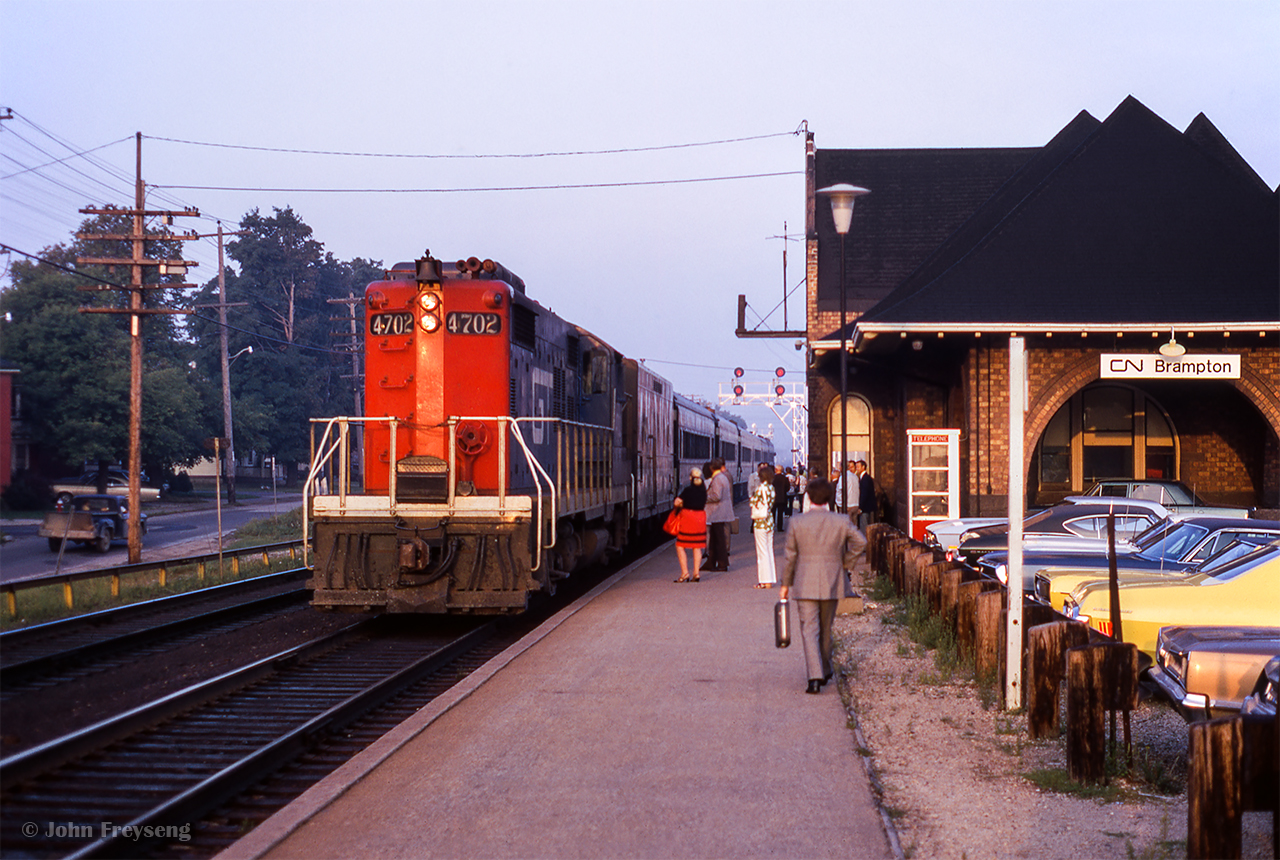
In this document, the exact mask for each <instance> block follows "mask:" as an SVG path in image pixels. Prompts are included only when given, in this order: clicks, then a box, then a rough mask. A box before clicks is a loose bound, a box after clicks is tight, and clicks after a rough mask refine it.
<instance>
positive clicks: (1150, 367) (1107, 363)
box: [1102, 352, 1240, 379]
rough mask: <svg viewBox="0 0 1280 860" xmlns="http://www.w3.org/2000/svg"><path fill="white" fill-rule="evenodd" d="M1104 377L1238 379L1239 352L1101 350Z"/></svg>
mask: <svg viewBox="0 0 1280 860" xmlns="http://www.w3.org/2000/svg"><path fill="white" fill-rule="evenodd" d="M1102 378H1103V379H1239V378H1240V356H1238V355H1191V354H1187V355H1177V356H1169V355H1139V354H1137V353H1108V352H1104V353H1103V354H1102Z"/></svg>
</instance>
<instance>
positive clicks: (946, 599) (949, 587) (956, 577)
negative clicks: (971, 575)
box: [941, 567, 964, 630]
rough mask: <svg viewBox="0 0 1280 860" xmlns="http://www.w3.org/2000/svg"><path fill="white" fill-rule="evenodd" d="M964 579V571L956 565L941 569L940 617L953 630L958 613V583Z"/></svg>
mask: <svg viewBox="0 0 1280 860" xmlns="http://www.w3.org/2000/svg"><path fill="white" fill-rule="evenodd" d="M963 581H964V571H963V570H961V569H960V568H958V567H952V568H948V569H946V570H944V571H942V595H941V599H942V618H943V620H944V621H946V622H947V623H948V624H950V625H951V629H952V630H955V627H956V616H957V615H959V613H960V583H961V582H963Z"/></svg>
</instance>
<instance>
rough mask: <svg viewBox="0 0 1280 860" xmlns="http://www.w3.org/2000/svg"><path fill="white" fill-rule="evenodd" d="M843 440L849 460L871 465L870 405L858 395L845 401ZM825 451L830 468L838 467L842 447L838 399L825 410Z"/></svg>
mask: <svg viewBox="0 0 1280 860" xmlns="http://www.w3.org/2000/svg"><path fill="white" fill-rule="evenodd" d="M844 416H845V439H846V440H847V441H848V448H849V459H850V460H866V461H867V463H868V464H869V463H871V405H870V404H869V403H867V401H866V400H864V399H862V398H861V397H859V396H858V395H856V394H855V395H853V396H851V397H849V399H848V400H846V401H845V410H844ZM827 438H828V440H829V442H828V446H827V451H829V452H830V454H829V455H828V456H829V458H830V463H829V465H831V466H832V467H835V466H837V465H838V461H839V460H840V455H841V452H842V451H843V450H844V446H843V445H841V444H840V398H839V397H837V398H836V399H835V400H832V401H831V407H830V408H829V409H828V410H827Z"/></svg>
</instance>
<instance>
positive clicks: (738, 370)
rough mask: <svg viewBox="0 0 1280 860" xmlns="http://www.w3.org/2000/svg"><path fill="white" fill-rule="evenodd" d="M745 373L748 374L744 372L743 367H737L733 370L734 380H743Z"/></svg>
mask: <svg viewBox="0 0 1280 860" xmlns="http://www.w3.org/2000/svg"><path fill="white" fill-rule="evenodd" d="M744 373H746V371H745V370H743V369H742V368H741V367H735V368H734V369H733V375H734V378H735V379H741V378H742V374H744Z"/></svg>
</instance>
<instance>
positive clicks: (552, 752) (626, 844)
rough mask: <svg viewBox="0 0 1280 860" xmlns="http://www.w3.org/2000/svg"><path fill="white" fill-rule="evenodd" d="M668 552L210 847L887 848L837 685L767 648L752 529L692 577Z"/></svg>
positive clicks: (768, 610) (484, 852)
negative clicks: (816, 687)
mask: <svg viewBox="0 0 1280 860" xmlns="http://www.w3.org/2000/svg"><path fill="white" fill-rule="evenodd" d="M743 512H744V513H745V508H744V509H743ZM743 525H745V526H749V521H746V520H745V519H744V522H743ZM775 553H776V555H777V557H778V564H779V568H781V561H782V535H780V534H779V535H777V536H776V538H775ZM674 556H675V551H674V550H673V549H672V547H671V545H670V544H667V545H665V546H663V547H662V548H661V549H660V550H658V551H656V552H654V553H652V554H650V555H649V556H647V557H646V558H644V559H642V560H641V561H639V562H637V563H635V564H633V565H631V566H630V567H628V568H627V569H625V570H624V571H622V572H620V573H619V574H617V575H616V576H614V577H613V578H611V579H610V580H608V581H607V582H606V583H604V584H602V585H601V586H600V587H598V588H597V589H595V590H594V591H592V592H591V594H589V595H587V596H586V597H584V598H583V599H581V600H579V601H577V602H576V603H575V604H574V605H573V606H571V607H569V608H568V609H566V610H564V611H563V612H562V613H560V614H559V615H558V616H556V617H555V618H553V619H551V620H550V621H548V622H547V623H545V624H544V625H542V627H540V628H539V629H538V630H537V631H535V632H534V633H532V634H530V635H529V636H528V637H526V638H525V639H524V640H522V641H521V642H520V643H518V644H516V645H514V646H512V648H510V649H508V651H507V652H505V653H504V654H503V655H501V656H500V657H498V658H495V660H494V661H492V663H491V664H490V665H488V666H486V667H484V668H482V669H481V670H478V671H476V672H474V673H472V675H471V676H469V677H468V678H467V679H466V681H465V682H464V684H463V686H462V688H461V689H457V690H455V691H454V692H453V693H451V694H450V696H448V697H447V698H446V699H441V700H437V702H435V703H433V704H432V705H430V706H428V707H427V708H424V709H423V710H422V711H420V712H418V714H416V715H415V716H414V717H413V718H412V719H411V720H409V721H407V722H405V723H403V724H402V725H400V726H399V727H398V728H396V729H394V730H393V731H391V732H390V733H388V734H387V735H386V736H385V737H383V738H382V739H381V740H379V741H378V742H376V743H375V744H373V745H372V746H371V747H370V748H369V749H367V750H366V751H365V752H364V753H362V754H361V755H360V756H358V757H357V758H356V759H353V760H352V761H351V762H349V763H348V764H346V765H345V766H343V767H342V768H341V769H339V770H338V771H336V772H335V773H334V774H333V775H332V776H330V777H329V778H328V779H326V780H324V781H323V782H321V783H319V784H318V785H316V786H314V787H313V788H312V789H311V790H309V791H308V792H306V793H305V794H304V795H302V796H301V797H300V798H298V800H296V801H295V802H294V803H292V804H290V805H289V806H288V807H286V808H285V809H284V810H282V811H281V812H280V813H278V814H277V815H276V816H274V817H273V818H271V819H269V820H268V821H266V822H264V823H263V824H262V825H260V826H259V827H258V828H256V829H255V830H253V831H252V832H251V833H249V834H247V835H246V836H245V837H244V838H243V839H241V840H240V841H239V842H237V843H236V844H235V845H233V846H231V847H230V848H228V849H227V850H226V851H224V852H223V853H222V854H221V855H220V857H221V858H223V860H231V858H236V860H239V858H250V857H269V858H293V857H297V858H307V860H311V858H317V857H319V858H330V857H333V858H336V857H361V858H406V857H415V858H416V857H485V858H499V857H521V858H527V857H555V858H570V857H573V858H576V857H583V858H586V857H664V858H665V857H673V858H682V857H743V858H746V857H787V858H809V857H841V858H848V857H858V858H864V857H886V858H888V857H892V856H893V852H892V851H891V849H890V846H889V842H888V839H887V837H886V835H885V831H884V829H883V827H882V825H881V815H880V812H879V810H878V808H877V807H876V805H875V803H874V801H873V799H872V795H871V791H870V788H869V785H868V779H867V776H866V774H865V772H864V770H863V767H862V764H861V762H860V760H859V755H858V753H857V750H856V743H855V741H854V735H853V732H852V731H851V730H850V729H849V728H848V726H847V718H846V715H845V712H844V708H843V706H842V704H841V701H840V697H839V694H838V692H837V691H836V685H835V684H831V685H828V686H827V687H826V688H825V689H824V690H823V692H822V694H821V695H818V696H810V695H805V693H804V692H803V690H804V686H805V672H804V658H803V655H802V653H801V648H800V646H799V643H798V642H795V643H794V644H793V645H792V647H790V648H788V649H785V650H779V649H777V648H775V647H774V643H773V622H772V616H773V605H774V602H775V601H776V600H777V595H778V592H777V589H776V588H775V589H771V590H764V589H755V588H752V585H753V584H754V583H755V552H754V545H753V542H752V539H751V536H750V532H749V530H748V528H744V529H743V530H742V534H740V535H737V536H735V537H734V538H733V554H732V558H731V562H730V570H729V571H728V572H727V573H707V572H704V573H703V574H702V581H701V582H700V583H698V584H681V585H678V584H675V583H673V582H672V580H673V579H674V578H675V577H676V576H678V575H679V567H678V565H677V564H676V559H675V557H674ZM792 625H793V629H794V628H795V625H796V620H795V616H794V610H793V611H792Z"/></svg>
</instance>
